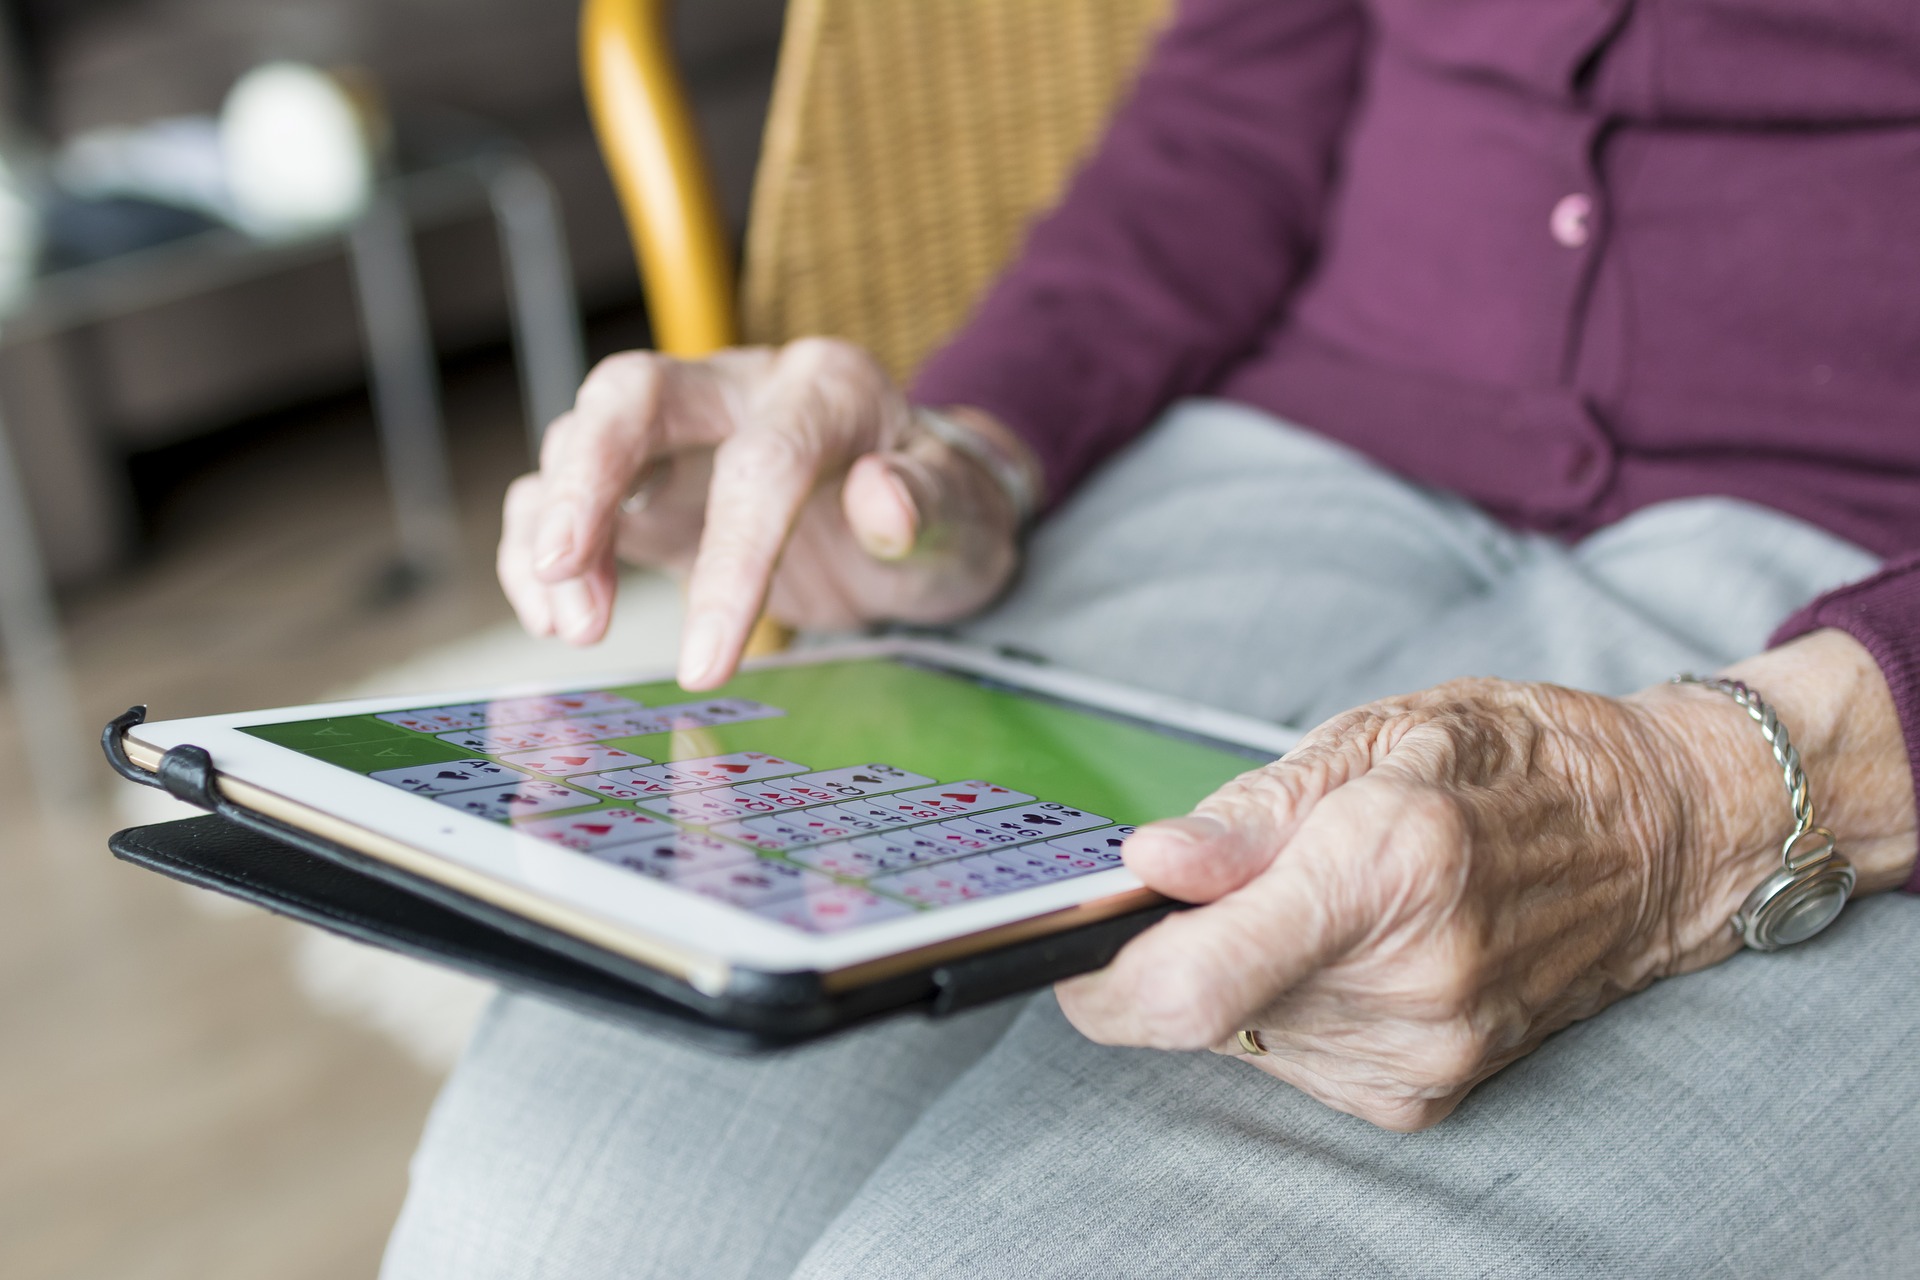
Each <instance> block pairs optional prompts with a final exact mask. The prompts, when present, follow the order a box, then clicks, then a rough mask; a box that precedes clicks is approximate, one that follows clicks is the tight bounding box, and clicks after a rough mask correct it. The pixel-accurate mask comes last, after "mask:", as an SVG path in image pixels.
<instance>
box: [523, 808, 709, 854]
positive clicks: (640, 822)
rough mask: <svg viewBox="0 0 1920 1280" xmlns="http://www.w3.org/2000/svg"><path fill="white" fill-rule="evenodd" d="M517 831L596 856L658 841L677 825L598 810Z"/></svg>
mask: <svg viewBox="0 0 1920 1280" xmlns="http://www.w3.org/2000/svg"><path fill="white" fill-rule="evenodd" d="M513 829H514V830H515V831H518V832H521V833H522V834H524V835H530V836H532V837H533V838H534V839H536V840H545V841H547V842H549V843H551V844H557V845H562V846H564V847H566V848H568V849H573V850H575V851H576V852H579V853H596V852H598V851H599V850H601V849H610V848H612V847H613V846H614V845H620V844H632V843H633V842H634V841H636V840H656V839H660V838H661V837H664V836H670V835H672V834H673V830H674V827H673V824H672V823H670V822H667V821H665V820H663V819H661V818H656V817H654V816H653V815H652V814H650V813H641V812H640V811H639V810H638V809H625V808H620V809H595V810H594V811H593V812H592V813H582V814H577V815H576V814H567V815H563V816H561V817H558V818H535V819H533V820H532V821H530V822H517V823H515V824H514V827H513Z"/></svg>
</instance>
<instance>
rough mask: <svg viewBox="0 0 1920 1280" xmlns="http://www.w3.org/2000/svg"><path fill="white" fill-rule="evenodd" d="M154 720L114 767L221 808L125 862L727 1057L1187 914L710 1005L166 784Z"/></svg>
mask: <svg viewBox="0 0 1920 1280" xmlns="http://www.w3.org/2000/svg"><path fill="white" fill-rule="evenodd" d="M144 714H145V708H134V709H132V710H130V711H128V712H127V713H126V714H125V715H123V716H120V717H118V718H116V719H115V720H114V721H113V722H112V723H111V724H109V725H108V726H107V728H106V731H105V733H104V734H103V735H102V745H103V746H104V748H105V750H106V754H107V758H108V760H109V761H110V762H111V763H112V764H113V766H114V768H115V769H116V770H117V771H118V772H119V773H121V775H122V776H124V777H126V778H128V779H130V780H132V781H135V782H139V783H142V784H144V785H147V786H156V787H161V788H163V789H164V790H166V791H167V792H169V793H170V794H172V795H174V796H175V797H177V798H179V799H182V800H185V801H187V802H189V803H191V804H195V805H198V806H199V807H200V808H203V809H208V810H211V811H212V812H211V814H210V815H209V816H207V817H202V818H186V819H182V820H180V821H177V822H168V823H161V824H157V825H154V826H146V827H133V828H130V829H128V830H126V831H122V832H119V833H118V834H116V835H115V836H113V838H112V839H111V840H110V841H109V842H108V844H109V847H110V848H111V849H112V851H113V853H114V854H115V855H116V856H117V857H120V858H123V859H125V860H126V861H128V862H131V863H134V864H135V865H137V866H142V867H146V868H148V869H149V870H152V871H158V872H160V873H161V874H163V875H167V876H171V877H172V878H174V879H176V880H180V881H183V882H185V883H187V884H191V885H195V886H198V887H200V888H205V889H213V890H216V891H217V892H220V893H225V894H228V895H230V896H232V897H235V898H240V899H242V900H244V901H247V902H251V903H254V904H256V905H258V906H262V907H265V908H267V909H268V910H270V911H274V912H277V913H278V914H280V915H284V916H289V917H291V918H293V919H295V920H300V921H303V922H304V923H307V924H311V925H316V926H318V927H319V928H322V929H326V930H328V931H330V932H333V933H337V934H340V935H342V936H343V937H347V938H351V939H353V940H355V941H357V942H363V943H369V944H371V945H373V946H378V947H385V948H387V949H388V950H391V951H397V952H399V953H401V954H402V955H408V956H413V957H415V958H416V959H421V960H427V961H430V962H432V963H435V964H444V965H448V966H449V967H451V968H454V969H458V970H461V971H463V972H466V973H470V974H473V975H475V976H477V977H481V978H487V979H490V980H492V981H495V982H498V983H500V984H501V985H502V986H504V987H509V988H512V989H515V990H519V991H524V992H527V993H529V994H533V995H537V996H540V997H543V998H545V999H549V1000H553V1001H557V1002H559V1003H561V1004H565V1005H569V1006H571V1007H573V1008H576V1009H579V1010H581V1011H582V1012H585V1013H589V1014H592V1015H594V1016H596V1017H601V1018H609V1019H613V1020H616V1021H621V1022H626V1023H631V1024H634V1025H637V1026H640V1027H644V1028H646V1029H647V1030H649V1031H656V1032H660V1033H663V1034H667V1035H671V1036H673V1037H675V1038H677V1039H682V1040H687V1041H691V1042H694V1043H698V1044H701V1045H704V1046H706V1047H709V1048H715V1049H720V1050H724V1051H731V1052H754V1051H759V1050H767V1049H777V1048H782V1047H786V1046H789V1045H793V1044H798V1043H801V1042H804V1041H808V1040H813V1039H817V1038H819V1037H820V1036H823V1035H827V1034H831V1033H834V1032H838V1031H842V1030H845V1029H847V1028H849V1027H853V1026H858V1025H860V1024H862V1023H866V1022H870V1021H873V1020H874V1019H876V1018H880V1017H885V1016H887V1015H890V1014H895V1013H901V1012H906V1011H909V1010H918V1011H922V1012H925V1013H930V1014H933V1015H935V1016H939V1015H943V1014H947V1013H954V1012H957V1011H959V1010H962V1009H966V1008H971V1007H973V1006H975V1005H980V1004H986V1003H990V1002H992V1001H994V1000H999V999H1002V998H1005V997H1007V996H1012V995H1017V994H1020V993H1021V992H1027V991H1035V990H1038V989H1039V988H1041V987H1043V986H1046V985H1048V984H1049V983H1051V982H1054V981H1056V980H1058V979H1060V978H1064V977H1069V976H1071V975H1073V974H1076V973H1085V972H1087V971H1089V970H1092V969H1097V968H1100V967H1101V966H1103V965H1105V964H1106V963H1107V962H1108V961H1110V960H1111V959H1112V958H1113V956H1114V954H1115V953H1116V952H1118V951H1119V949H1120V948H1121V946H1123V945H1124V944H1125V943H1126V941H1127V940H1128V939H1129V938H1131V937H1133V936H1134V935H1135V934H1137V933H1138V932H1140V931H1141V930H1142V929H1145V928H1146V927H1147V926H1148V925H1150V924H1152V923H1153V922H1155V921H1156V920H1159V919H1160V918H1161V917H1162V916H1164V915H1165V914H1166V913H1167V912H1168V911H1170V910H1174V909H1175V907H1174V905H1173V904H1171V903H1169V904H1166V905H1163V906H1160V907H1155V908H1151V909H1149V910H1146V911H1141V912H1136V913H1134V914H1131V915H1126V916H1121V917H1118V918H1116V919H1112V920H1107V921H1103V922H1101V923H1099V924H1094V925H1089V926H1086V927H1084V928H1080V929H1075V930H1073V931H1072V932H1069V933H1063V934H1056V935H1051V936H1048V937H1043V938H1037V939H1031V940H1028V941H1026V942H1021V943H1015V944H1013V945H1011V946H1008V947H1004V948H1001V949H999V950H995V951H991V952H987V953H984V954H981V955H977V956H973V957H969V958H967V959H964V960H959V961H954V962H950V963H946V964H941V965H930V966H929V967H927V968H925V969H922V970H917V971H913V972H908V973H903V974H900V975H898V976H897V977H895V978H890V979H888V980H887V981H886V982H885V983H883V984H877V985H875V986H872V987H867V988H861V989H859V990H857V991H855V992H854V993H851V994H843V995H837V996H836V995H831V994H829V993H827V992H825V991H824V990H823V989H822V987H821V985H820V982H819V977H818V975H815V974H792V975H784V974H767V975H752V974H748V975H744V977H745V979H746V984H745V985H743V986H737V988H736V989H735V990H733V991H731V992H730V993H729V994H727V995H722V996H718V997H714V996H706V995H703V994H702V993H699V992H696V991H695V990H694V989H693V988H692V987H690V986H687V985H686V984H685V983H682V982H680V981H679V980H677V979H674V978H672V977H670V976H668V975H666V974H662V973H660V972H658V971H656V970H653V969H649V968H647V967H646V966H644V965H642V964H639V963H638V962H637V961H633V960H630V959H628V958H626V957H624V956H620V955H616V954H614V953H612V952H609V951H606V950H604V949H602V948H599V947H596V946H594V945H592V944H591V943H587V942H585V941H583V940H581V939H579V938H576V937H573V936H572V935H571V934H567V933H563V932H561V931H559V930H557V929H552V928H548V927H547V926H545V925H542V924H539V923H538V922H536V921H533V920H529V919H526V918H525V917H522V916H519V915H516V914H514V913H512V912H510V911H507V910H506V909H504V908H501V907H497V906H494V905H492V904H490V903H486V902H481V901H479V900H477V899H474V898H470V897H468V896H466V895H465V894H462V893H459V892H458V891H456V890H453V889H449V888H447V887H446V886H444V885H440V884H437V883H435V882H433V881H429V880H426V879H423V878H421V877H418V876H415V875H413V874H411V873H409V872H407V871H405V870H402V869H400V868H398V867H394V866H392V865H390V864H387V863H384V862H381V861H380V860H379V859H376V858H372V857H369V856H368V855H366V854H363V853H359V852H357V851H355V850H352V849H348V848H345V847H343V846H339V845H335V844H332V843H331V842H329V841H326V840H324V839H321V838H319V837H317V836H314V835H312V834H311V833H308V832H305V831H301V830H298V829H296V828H293V827H289V826H286V825H285V824H283V823H280V822H277V821H276V820H274V819H272V818H270V817H267V816H266V815H264V814H258V813H254V812H252V811H250V810H247V809H244V808H241V807H240V806H237V805H235V804H233V803H232V802H231V801H229V800H227V799H226V798H225V797H224V796H222V795H221V794H220V793H219V790H218V785H217V783H216V782H215V780H214V775H213V769H212V761H211V759H209V758H208V756H207V753H206V752H205V751H202V750H201V749H199V748H198V747H176V748H174V749H173V750H171V751H169V752H168V753H167V754H166V756H165V757H164V758H163V760H162V761H161V766H160V770H159V772H158V773H157V774H156V773H148V772H146V771H145V770H143V769H140V768H139V767H138V766H136V765H134V764H132V762H131V761H129V760H128V759H127V756H126V753H125V751H124V750H123V748H122V746H121V738H122V737H123V736H124V735H125V733H126V731H127V730H128V729H129V728H131V727H132V726H134V725H137V724H139V723H140V722H141V720H142V719H143V718H144Z"/></svg>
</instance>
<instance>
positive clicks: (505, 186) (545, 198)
mask: <svg viewBox="0 0 1920 1280" xmlns="http://www.w3.org/2000/svg"><path fill="white" fill-rule="evenodd" d="M482 176H483V178H484V180H485V182H486V184H487V198H488V200H489V201H491V202H492V205H493V217H494V222H495V223H496V224H497V225H498V227H499V229H500V251H501V256H502V258H503V259H504V261H505V264H506V276H507V293H508V301H509V303H510V304H511V310H512V317H513V349H514V354H515V356H516V357H517V359H518V361H519V365H520V390H521V395H522V396H523V398H524V399H525V402H526V413H527V435H528V439H529V442H530V443H531V445H532V448H533V456H534V459H535V461H536V462H537V461H538V460H539V457H540V439H541V437H542V436H543V435H544V434H545V433H546V429H547V424H548V423H550V422H552V421H553V420H554V419H555V418H557V417H559V416H560V415H561V414H562V413H565V412H566V411H567V410H568V409H570V408H572V407H573V397H574V393H575V392H576V391H577V390H578V389H579V387H580V380H581V379H582V378H583V377H585V376H586V340H585V338H584V337H583V336H582V334H581V331H580V304H579V300H578V299H577V298H576V297H575V296H574V289H573V267H572V264H571V263H570V262H569V261H568V259H567V240H566V232H565V230H564V229H563V227H562V225H561V222H560V207H559V201H558V200H556V199H555V197H554V193H553V186H552V184H550V183H549V182H548V181H547V178H546V175H545V174H543V173H541V172H540V170H539V169H538V168H537V167H536V166H535V165H534V164H533V162H532V161H530V160H527V159H525V158H523V157H520V156H514V155H508V156H503V157H500V158H499V159H497V160H494V161H492V162H490V163H489V164H488V165H487V167H486V168H485V170H484V171H483V175H482Z"/></svg>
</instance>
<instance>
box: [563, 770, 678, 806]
mask: <svg viewBox="0 0 1920 1280" xmlns="http://www.w3.org/2000/svg"><path fill="white" fill-rule="evenodd" d="M639 774H640V771H639V770H638V769H615V770H614V771H613V772H612V773H596V774H594V775H592V776H591V777H574V778H572V779H570V781H571V782H572V783H573V785H574V786H576V787H588V788H591V789H592V790H594V791H598V792H599V793H600V794H601V795H603V796H607V797H609V798H610V799H614V800H642V799H646V798H647V797H650V796H665V795H672V794H673V788H672V787H669V786H668V785H667V784H666V783H664V782H656V781H655V780H654V779H652V778H643V777H641V776H639Z"/></svg>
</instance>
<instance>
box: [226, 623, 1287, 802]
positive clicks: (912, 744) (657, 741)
mask: <svg viewBox="0 0 1920 1280" xmlns="http://www.w3.org/2000/svg"><path fill="white" fill-rule="evenodd" d="M605 688H606V689H607V691H608V692H611V693H617V694H622V695H625V696H627V697H630V698H633V699H635V700H636V701H638V702H640V703H641V704H643V705H645V706H649V707H657V706H664V705H667V704H670V703H683V702H690V701H694V700H695V695H692V694H689V693H687V692H686V691H685V690H683V689H681V688H680V686H679V685H677V684H674V683H673V682H672V681H662V682H659V683H654V684H635V685H608V686H605ZM706 696H710V697H715V698H720V697H730V696H731V697H741V698H752V699H754V700H756V701H759V702H765V703H768V704H770V705H772V706H776V707H779V708H781V709H783V710H784V711H785V712H786V715H785V716H783V717H780V718H778V719H770V720H752V721H747V722H744V723H741V724H731V725H722V726H718V727H715V728H709V729H697V730H683V731H677V732H674V733H660V734H649V735H647V736H645V737H631V738H615V739H609V740H608V741H609V744H610V745H612V746H616V747H622V748H624V749H626V750H628V751H632V752H634V753H636V754H638V755H642V756H646V757H648V758H649V759H651V760H654V761H656V762H670V761H674V760H688V759H693V758H695V757H699V756H711V755H720V754H723V753H725V752H730V751H766V752H771V753H772V754H774V755H778V756H784V757H785V758H787V759H788V760H791V761H793V762H795V763H796V764H804V765H806V766H807V767H808V769H809V770H820V769H834V768H839V767H841V766H843V765H853V764H869V763H880V764H891V765H895V766H898V767H899V768H902V769H908V770H912V771H913V772H915V773H923V774H926V775H927V776H928V777H930V778H933V779H935V780H936V781H938V782H959V781H962V780H966V779H973V778H979V779H984V780H985V781H988V782H997V783H999V784H1000V785H1002V786H1006V787H1012V788H1014V789H1016V790H1019V791H1025V792H1027V793H1029V794H1031V795H1034V796H1037V797H1038V798H1040V799H1042V800H1058V801H1062V802H1064V803H1066V804H1069V805H1072V806H1074V807H1076V808H1080V809H1085V810H1087V811H1089V812H1092V813H1098V814H1103V815H1105V816H1106V817H1108V818H1111V819H1112V820H1113V821H1115V822H1119V823H1132V824H1136V825H1137V824H1139V823H1144V822H1151V821H1153V820H1154V819H1156V818H1165V817H1171V816H1173V815H1175V814H1181V813H1185V812H1187V811H1188V810H1189V809H1191V808H1192V807H1193V805H1194V804H1195V803H1196V802H1197V801H1199V800H1200V799H1201V798H1202V797H1204V796H1206V795H1207V794H1208V793H1209V792H1211V791H1212V790H1213V789H1214V788H1216V787H1218V786H1219V785H1220V784H1221V783H1223V782H1226V781H1227V780H1228V779H1230V778H1232V777H1234V776H1235V775H1237V774H1239V773H1241V772H1243V771H1245V770H1246V769H1249V768H1251V767H1253V766H1254V765H1255V764H1256V763H1258V761H1259V760H1260V759H1263V758H1264V757H1263V756H1262V755H1261V754H1260V753H1259V752H1255V751H1250V750H1246V749H1241V748H1229V747H1226V746H1224V745H1219V746H1216V745H1211V744H1209V743H1206V742H1203V741H1198V740H1195V739H1193V738H1189V737H1183V736H1177V735H1173V734H1169V733H1165V732H1161V731H1159V730H1156V729H1152V728H1148V727H1146V726H1144V725H1140V724H1137V723H1132V722H1128V721H1125V720H1120V719H1115V718H1111V717H1108V716H1105V715H1099V714H1093V713H1089V712H1086V711H1081V710H1077V709H1075V708H1073V707H1070V706H1065V705H1062V704H1059V703H1055V702H1050V701H1047V700H1045V699H1043V698H1037V697H1034V696H1032V695H1028V694H1018V693H1013V692H1008V691H1004V690H1001V689H998V688H994V687H990V686H986V685H982V684H979V683H977V682H975V681H973V680H971V679H968V678H965V677H963V676H959V675H954V674H950V673H947V672H944V671H934V670H928V669H925V668H922V667H918V666H913V665H909V664H907V663H903V662H900V661H897V660H894V659H891V658H868V659H856V660H851V661H844V662H828V663H820V664H817V665H804V666H793V667H768V668H764V669H761V670H757V671H746V672H742V673H741V674H740V675H738V676H736V677H735V678H734V679H733V680H732V681H730V682H729V683H728V684H727V685H726V687H725V688H723V689H720V690H717V691H715V692H714V693H712V694H710V695H706ZM246 732H247V733H250V734H253V735H254V736H256V737H260V738H264V739H266V740H267V741H269V742H273V743H278V744H279V745H281V746H284V747H288V748H291V749H292V750H295V751H299V752H301V753H303V754H305V755H309V756H313V757H316V758H318V759H321V760H325V761H328V762H329V763H332V764H336V765H339V766H341V767H342V768H345V769H351V770H352V771H354V772H355V773H363V774H364V773H373V772H376V771H378V770H382V769H396V768H400V767H402V766H408V765H420V764H435V763H440V762H443V761H449V760H464V759H472V758H475V756H474V753H473V752H471V751H466V750H462V749H461V748H458V747H454V746H451V745H449V744H447V743H445V742H441V741H439V740H438V739H437V738H435V737H433V736H431V735H429V734H422V733H416V732H413V731H412V730H408V729H402V728H399V727H398V726H395V725H391V724H388V723H387V722H385V721H384V720H379V719H376V718H375V717H373V716H371V715H357V716H340V717H335V718H332V719H326V720H303V721H297V722H294V723H290V724H276V725H258V726H254V727H251V728H249V729H247V730H246ZM772 781H775V782H777V781H778V779H773V780H772ZM596 802H598V798H597V797H594V796H591V795H585V794H583V795H582V797H581V803H582V804H583V805H586V804H590V803H596ZM607 803H608V804H610V805H611V804H617V803H619V802H607ZM543 816H544V815H543Z"/></svg>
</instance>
